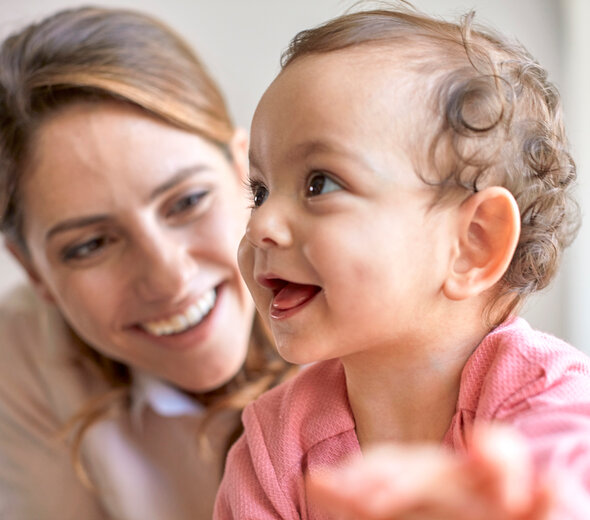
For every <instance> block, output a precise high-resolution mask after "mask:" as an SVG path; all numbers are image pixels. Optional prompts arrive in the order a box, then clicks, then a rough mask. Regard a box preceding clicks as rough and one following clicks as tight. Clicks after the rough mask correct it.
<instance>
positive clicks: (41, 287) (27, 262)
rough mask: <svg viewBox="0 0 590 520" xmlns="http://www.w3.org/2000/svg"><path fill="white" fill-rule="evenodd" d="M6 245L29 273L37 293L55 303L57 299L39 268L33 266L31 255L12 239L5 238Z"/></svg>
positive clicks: (47, 300)
mask: <svg viewBox="0 0 590 520" xmlns="http://www.w3.org/2000/svg"><path fill="white" fill-rule="evenodd" d="M4 245H5V246H6V249H8V251H9V252H10V254H11V255H12V256H13V258H14V259H15V260H16V261H17V262H18V263H19V264H20V265H21V267H22V268H23V269H24V270H25V272H26V273H27V278H28V279H29V282H30V283H31V285H32V286H33V288H34V289H35V291H36V292H37V294H38V295H39V296H40V297H41V298H42V299H43V300H45V301H46V302H48V303H52V304H53V303H55V299H54V298H53V295H52V294H51V291H49V288H48V287H47V285H46V284H45V282H44V281H43V279H42V278H41V277H40V276H39V274H38V273H37V270H36V269H35V267H34V266H33V263H32V262H31V259H30V258H29V255H28V254H27V253H26V252H25V251H23V250H22V247H20V246H19V245H18V244H15V243H14V242H13V241H11V240H5V242H4Z"/></svg>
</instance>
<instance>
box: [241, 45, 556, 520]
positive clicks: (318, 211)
mask: <svg viewBox="0 0 590 520" xmlns="http://www.w3.org/2000/svg"><path fill="white" fill-rule="evenodd" d="M391 54H392V53H388V55H389V57H387V58H384V57H383V53H380V52H379V49H378V48H377V49H376V52H374V53H373V52H371V49H368V48H366V47H363V48H362V49H361V50H359V49H356V50H355V49H347V50H344V51H336V52H331V53H327V54H314V55H311V56H304V57H302V58H298V59H297V60H295V62H292V63H291V64H290V65H289V66H288V67H287V68H286V69H285V70H283V72H282V73H281V74H280V75H279V76H278V77H277V79H276V80H275V81H274V82H273V83H272V84H271V86H270V87H269V88H268V90H267V91H266V93H265V95H264V96H263V98H262V100H261V102H260V104H259V106H258V108H257V110H256V114H255V117H254V120H253V124H252V132H251V148H250V184H251V190H252V214H251V216H250V221H249V224H248V227H247V231H246V234H245V236H244V238H243V240H242V242H241V244H240V249H239V263H240V269H241V272H242V274H243V276H244V279H245V280H246V283H247V285H248V288H249V289H250V291H251V292H252V295H253V297H254V301H255V303H256V306H257V308H258V310H259V311H260V313H261V315H262V316H263V318H264V319H265V320H266V321H267V323H268V324H269V326H270V328H271V330H272V332H273V335H274V337H275V341H276V343H277V346H278V349H279V351H280V353H281V355H283V356H284V357H285V358H286V359H288V360H289V361H292V362H295V363H310V362H316V361H321V360H325V359H331V358H336V357H337V358H339V359H340V360H341V361H342V364H343V366H344V370H345V373H346V384H347V390H348V398H349V402H350V406H351V409H352V412H353V415H354V419H355V424H356V434H357V436H358V439H359V443H360V445H361V449H362V450H363V453H364V457H363V458H360V459H358V460H354V461H351V462H350V463H349V464H348V465H346V466H345V467H343V468H340V469H338V468H336V469H333V471H331V472H327V473H326V475H323V476H322V475H320V476H318V477H317V478H315V479H313V480H310V481H309V482H308V486H309V488H308V490H309V493H310V495H311V496H312V497H315V498H316V501H317V505H318V507H325V508H327V509H328V510H331V511H332V512H334V513H335V514H336V515H337V517H338V518H355V519H357V520H358V519H377V518H379V519H398V520H402V519H403V520H406V519H408V520H409V519H418V518H420V519H426V518H428V519H438V520H440V519H443V518H449V519H450V518H453V519H455V520H456V519H461V518H469V519H470V520H473V519H481V520H484V519H486V520H487V519H495V520H500V519H502V520H507V519H519V520H521V519H522V520H524V519H533V518H534V519H540V518H543V515H544V511H545V509H546V503H547V501H546V500H545V498H546V497H545V495H543V494H542V493H540V492H539V493H537V491H536V490H535V491H534V492H533V491H530V488H526V487H525V488H523V490H524V491H523V495H524V496H516V497H515V496H513V495H511V494H510V490H511V489H512V487H513V483H514V482H520V481H521V478H522V477H523V475H524V476H525V477H527V476H528V475H529V474H530V471H531V467H530V461H529V459H528V457H526V456H523V457H510V456H508V457H501V456H498V457H496V455H495V454H494V453H497V452H495V449H494V448H491V449H490V448H489V446H495V447H499V448H502V447H506V448H507V451H508V452H509V453H518V450H519V446H520V444H519V442H520V441H519V440H518V439H515V438H513V437H508V438H504V437H501V438H500V440H499V441H498V438H497V437H496V438H494V436H493V434H492V435H491V437H490V438H491V441H489V442H488V440H489V439H488V440H484V441H481V442H480V440H481V439H479V438H478V439H476V440H475V441H474V444H473V446H474V450H473V458H472V460H471V459H469V460H464V459H462V458H461V457H459V456H456V455H453V454H449V453H445V452H443V451H441V450H440V449H439V448H437V445H439V444H440V441H441V439H442V438H443V436H444V434H445V433H446V431H447V429H448V427H449V423H450V421H451V418H452V416H453V414H454V412H455V405H456V400H457V396H458V391H459V381H460V375H461V371H462V369H463V367H464V364H465V362H466V360H467V359H468V358H469V356H470V355H471V353H472V352H473V350H474V349H475V348H476V347H477V345H478V344H479V342H480V341H481V340H482V339H483V337H484V336H485V335H486V333H487V332H488V330H489V325H487V323H486V321H485V318H484V317H483V310H484V308H485V306H486V304H487V302H488V301H489V299H490V296H491V294H493V291H494V286H495V284H496V283H497V282H498V281H499V279H500V278H501V277H502V275H503V273H504V272H505V270H506V268H507V267H508V265H509V263H510V260H511V258H512V255H513V253H514V250H515V247H516V243H517V240H518V235H519V232H520V217H519V212H518V207H517V205H516V202H515V201H514V198H513V197H512V195H511V194H510V193H509V192H508V191H507V190H505V189H504V188H502V187H497V186H492V187H487V188H484V189H482V190H481V191H479V192H477V193H475V194H473V193H468V192H464V193H462V194H459V195H458V196H457V197H456V198H455V199H454V200H452V201H450V202H449V203H445V204H444V205H434V206H433V204H432V202H433V192H432V189H431V188H429V187H428V186H427V185H426V184H425V183H424V182H423V181H422V180H420V178H419V177H418V175H417V174H416V171H415V169H414V165H415V162H414V161H413V156H412V154H413V153H415V152H416V150H419V149H420V146H419V145H418V144H416V140H417V138H418V134H419V129H420V128H421V127H420V122H421V121H427V120H428V117H432V114H428V113H427V110H426V108H424V104H423V103H422V101H421V100H420V95H422V94H423V93H420V92H418V93H416V85H417V84H418V83H417V81H418V80H419V79H421V78H415V77H412V73H411V72H408V71H405V70H404V69H403V60H401V61H396V59H395V57H393V58H392V57H391ZM351 71H354V73H351ZM359 78H362V81H360V80H359ZM421 139H423V138H421ZM419 142H421V141H419ZM427 174H428V175H436V172H427ZM484 437H485V434H483V437H482V438H484ZM383 442H387V443H388V444H387V445H386V446H387V448H386V449H385V450H384V451H377V452H375V451H373V450H374V449H375V448H374V447H373V446H375V445H376V444H378V443H383ZM498 442H500V444H498ZM502 443H503V444H502ZM408 444H411V446H412V449H410V451H409V452H408V451H406V447H407V446H408ZM480 448H481V449H480ZM522 451H523V452H524V450H522ZM482 454H483V455H482ZM491 454H492V455H491ZM480 455H481V456H480ZM424 475H429V478H424ZM400 476H403V478H399V477H400ZM406 476H407V478H406ZM395 477H398V478H395ZM398 484H399V485H398ZM359 490H360V491H359ZM529 491H530V492H529ZM466 515H467V516H466Z"/></svg>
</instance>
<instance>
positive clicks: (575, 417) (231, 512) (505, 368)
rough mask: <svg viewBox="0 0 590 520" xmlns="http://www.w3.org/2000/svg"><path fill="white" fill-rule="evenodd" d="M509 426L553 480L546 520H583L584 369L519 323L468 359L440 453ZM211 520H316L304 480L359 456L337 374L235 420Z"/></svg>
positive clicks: (278, 395)
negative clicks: (472, 435)
mask: <svg viewBox="0 0 590 520" xmlns="http://www.w3.org/2000/svg"><path fill="white" fill-rule="evenodd" d="M494 420H498V421H502V422H506V423H510V424H511V425H513V426H514V427H515V428H516V429H517V430H519V431H520V432H521V434H523V435H524V436H525V437H526V438H527V440H528V441H529V445H530V449H531V453H532V455H533V458H534V461H535V464H536V466H537V468H538V470H539V471H540V472H548V473H549V474H550V475H553V476H555V477H557V479H558V482H559V484H560V492H561V494H560V496H561V500H560V501H559V506H558V509H559V511H558V512H556V514H555V517H554V518H555V519H559V520H573V519H576V520H587V519H588V518H590V359H589V358H588V357H587V356H585V355H584V354H582V353H581V352H579V351H577V350H576V349H574V348H573V347H571V346H569V345H567V344H566V343H564V342H563V341H560V340H558V339H557V338H554V337H552V336H550V335H547V334H543V333H541V332H537V331H534V330H532V329H531V328H530V326H529V325H528V324H527V323H526V322H525V321H524V320H523V319H520V318H516V319H512V320H510V321H508V322H506V323H505V324H503V325H501V326H500V327H498V328H496V329H495V330H494V331H492V332H491V333H490V334H489V335H488V336H486V337H485V338H484V340H483V341H482V343H481V344H480V345H479V347H478V348H477V349H476V351H475V352H474V353H473V355H472V356H471V357H470V358H469V360H468V362H467V364H466V365H465V368H464V370H463V373H462V377H461V388H460V392H459V398H458V402H457V409H456V412H455V415H454V416H453V419H452V422H451V426H450V428H449V430H448V432H447V434H446V435H445V438H444V440H443V444H444V445H446V446H448V447H450V448H451V449H453V450H457V451H462V450H464V449H465V439H466V437H467V435H468V434H469V432H470V431H471V430H472V428H473V426H474V424H475V423H476V422H477V421H494ZM243 422H244V426H245V433H244V435H243V436H242V437H241V438H240V439H239V440H238V442H237V443H236V444H235V445H234V447H233V448H232V450H231V452H230V455H229V458H228V462H227V465H226V472H225V476H224V478H223V482H222V484H221V488H220V491H219V494H218V497H217V502H216V505H215V514H214V518H215V519H217V520H226V519H232V518H236V519H240V520H243V519H250V518H251V519H253V518H256V519H257V520H265V519H270V518H284V519H300V518H301V519H302V520H307V519H309V520H312V519H313V520H321V519H323V518H327V517H325V516H323V515H322V514H320V513H318V512H317V511H314V510H312V509H311V508H310V509H308V506H307V500H306V496H305V489H304V483H303V476H304V474H305V473H306V472H308V471H309V472H310V473H313V472H314V470H316V469H317V468H319V467H322V466H325V465H332V464H335V463H337V462H338V461H339V460H341V459H342V458H343V457H345V456H348V455H351V454H354V453H360V446H359V443H358V439H357V437H356V433H355V428H354V418H353V416H352V413H351V410H350V407H349V404H348V398H347V394H346V386H345V379H344V371H343V368H342V365H341V364H340V362H339V361H337V360H332V361H326V362H322V363H318V364H316V365H314V366H312V367H310V368H309V369H307V370H306V371H304V372H303V373H301V374H300V375H299V376H298V377H297V378H295V379H294V380H291V381H289V382H287V383H285V384H283V385H281V386H279V387H277V388H275V389H273V390H271V391H270V392H268V393H267V394H265V395H264V396H262V397H261V398H260V399H258V400H257V401H256V402H254V403H253V404H251V405H250V406H248V407H247V408H246V410H245V411H244V414H243Z"/></svg>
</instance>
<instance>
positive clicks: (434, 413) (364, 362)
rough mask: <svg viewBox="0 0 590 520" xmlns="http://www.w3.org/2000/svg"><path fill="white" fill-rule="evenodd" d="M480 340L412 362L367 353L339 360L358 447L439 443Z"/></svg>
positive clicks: (445, 430)
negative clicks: (468, 362) (344, 376)
mask: <svg viewBox="0 0 590 520" xmlns="http://www.w3.org/2000/svg"><path fill="white" fill-rule="evenodd" d="M477 343H478V341H474V342H473V343H471V344H470V343H469V342H468V343H466V344H465V345H464V346H462V347H461V348H458V349H457V350H454V351H452V352H449V354H448V355H446V356H445V355H443V356H442V357H441V354H440V351H439V352H438V353H437V355H436V356H432V357H429V358H426V359H424V358H422V359H419V360H418V359H416V360H413V361H409V360H403V361H400V360H399V359H390V358H388V357H387V356H385V357H384V356H380V355H376V354H374V353H371V352H365V353H363V354H361V355H357V356H350V357H348V358H343V359H342V363H343V365H344V369H345V372H346V384H347V390H348V397H349V401H350V406H351V408H352V412H353V415H354V418H355V423H356V431H357V436H358V438H359V442H360V445H361V448H363V447H365V446H367V445H369V444H373V443H376V442H385V441H388V442H391V441H394V442H428V441H430V442H437V443H439V442H441V441H442V440H443V438H444V436H445V434H446V432H447V430H448V428H449V426H450V423H451V420H452V418H453V415H454V413H455V409H456V403H457V398H458V395H459V385H460V378H461V373H462V370H463V367H464V366H465V363H466V361H467V359H468V357H469V356H470V355H471V353H472V351H473V349H474V348H475V346H476V345H477Z"/></svg>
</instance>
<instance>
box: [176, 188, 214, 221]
mask: <svg viewBox="0 0 590 520" xmlns="http://www.w3.org/2000/svg"><path fill="white" fill-rule="evenodd" d="M208 193H209V192H208V191H196V192H194V193H190V194H189V195H187V196H185V197H182V198H181V199H179V200H178V201H177V202H175V203H174V204H173V205H172V207H171V208H170V209H169V210H168V213H167V215H166V216H168V217H172V216H174V215H178V214H181V213H184V212H186V211H190V210H191V209H193V208H195V207H196V206H198V205H199V203H200V202H201V201H202V200H203V198H204V197H205V196H206V195H207V194H208Z"/></svg>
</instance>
